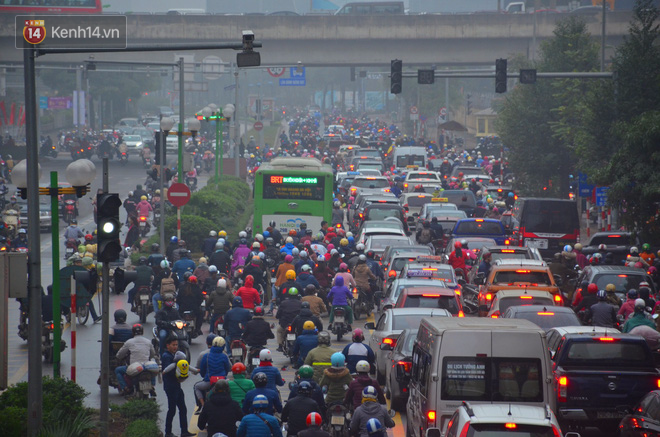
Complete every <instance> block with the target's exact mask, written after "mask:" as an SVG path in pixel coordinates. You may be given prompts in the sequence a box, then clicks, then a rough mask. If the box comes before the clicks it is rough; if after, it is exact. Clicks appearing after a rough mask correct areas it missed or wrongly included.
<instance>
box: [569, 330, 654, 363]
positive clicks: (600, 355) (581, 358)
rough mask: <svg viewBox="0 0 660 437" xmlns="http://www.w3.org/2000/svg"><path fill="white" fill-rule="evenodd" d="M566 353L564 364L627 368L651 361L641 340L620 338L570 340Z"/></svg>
mask: <svg viewBox="0 0 660 437" xmlns="http://www.w3.org/2000/svg"><path fill="white" fill-rule="evenodd" d="M604 338H607V337H604ZM566 353H567V355H566V357H567V361H566V364H572V365H580V366H582V365H584V366H607V367H621V368H627V367H635V366H639V365H645V364H647V363H649V362H650V361H651V358H650V357H649V355H648V350H647V349H646V348H644V346H643V344H642V343H641V342H630V341H624V340H622V339H620V338H615V339H613V340H601V338H594V339H589V340H587V341H572V342H570V343H569V345H568V351H567V352H566Z"/></svg>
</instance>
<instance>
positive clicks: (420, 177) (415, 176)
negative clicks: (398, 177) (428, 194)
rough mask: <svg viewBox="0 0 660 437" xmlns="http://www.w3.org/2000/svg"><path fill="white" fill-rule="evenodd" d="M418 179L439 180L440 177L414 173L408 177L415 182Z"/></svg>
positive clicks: (431, 174)
mask: <svg viewBox="0 0 660 437" xmlns="http://www.w3.org/2000/svg"><path fill="white" fill-rule="evenodd" d="M418 179H435V180H438V175H437V174H436V173H413V174H410V175H408V178H407V180H409V181H414V180H418Z"/></svg>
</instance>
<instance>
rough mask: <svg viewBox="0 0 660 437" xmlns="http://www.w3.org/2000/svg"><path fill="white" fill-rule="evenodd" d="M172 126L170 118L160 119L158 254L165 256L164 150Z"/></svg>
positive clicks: (172, 121)
mask: <svg viewBox="0 0 660 437" xmlns="http://www.w3.org/2000/svg"><path fill="white" fill-rule="evenodd" d="M173 126H174V120H172V119H171V118H170V117H162V118H161V119H160V162H159V163H158V164H159V165H160V170H159V171H160V205H159V208H160V223H159V224H158V226H159V227H160V253H161V255H163V256H165V168H166V167H167V159H165V149H166V144H165V143H166V142H167V135H168V134H169V133H170V130H172V127H173Z"/></svg>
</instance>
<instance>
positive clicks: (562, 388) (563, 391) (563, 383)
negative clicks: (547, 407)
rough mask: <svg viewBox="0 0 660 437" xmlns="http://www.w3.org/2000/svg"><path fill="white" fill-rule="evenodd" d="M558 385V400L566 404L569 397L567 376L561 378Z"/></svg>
mask: <svg viewBox="0 0 660 437" xmlns="http://www.w3.org/2000/svg"><path fill="white" fill-rule="evenodd" d="M558 383H559V386H558V387H557V400H558V401H559V402H566V397H567V395H568V378H567V377H566V376H560V377H559V380H558Z"/></svg>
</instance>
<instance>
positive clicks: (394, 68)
mask: <svg viewBox="0 0 660 437" xmlns="http://www.w3.org/2000/svg"><path fill="white" fill-rule="evenodd" d="M390 67H391V69H390V93H392V94H401V90H402V88H403V84H402V81H403V61H401V60H399V59H394V60H392V62H391V65H390Z"/></svg>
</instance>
